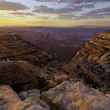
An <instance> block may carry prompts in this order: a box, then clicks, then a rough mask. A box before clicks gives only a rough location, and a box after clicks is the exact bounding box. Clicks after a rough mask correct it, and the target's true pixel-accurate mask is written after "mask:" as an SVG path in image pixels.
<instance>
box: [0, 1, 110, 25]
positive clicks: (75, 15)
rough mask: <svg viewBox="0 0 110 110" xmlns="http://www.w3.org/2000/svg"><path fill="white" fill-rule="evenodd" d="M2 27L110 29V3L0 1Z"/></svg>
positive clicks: (0, 23) (0, 22)
mask: <svg viewBox="0 0 110 110" xmlns="http://www.w3.org/2000/svg"><path fill="white" fill-rule="evenodd" d="M0 26H44V27H45V26H50V27H75V26H110V1H107V0H98V1H96V0H93V1H92V2H90V0H85V2H84V1H83V0H80V1H79V0H68V1H67V0H53V1H51V0H25V1H23V0H0Z"/></svg>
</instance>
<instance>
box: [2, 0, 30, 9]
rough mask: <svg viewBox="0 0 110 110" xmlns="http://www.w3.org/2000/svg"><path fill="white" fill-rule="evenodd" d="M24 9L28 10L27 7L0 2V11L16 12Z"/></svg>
mask: <svg viewBox="0 0 110 110" xmlns="http://www.w3.org/2000/svg"><path fill="white" fill-rule="evenodd" d="M25 9H28V7H27V6H25V5H23V4H21V3H15V2H8V1H4V0H0V10H8V11H12V10H14V11H16V10H25Z"/></svg>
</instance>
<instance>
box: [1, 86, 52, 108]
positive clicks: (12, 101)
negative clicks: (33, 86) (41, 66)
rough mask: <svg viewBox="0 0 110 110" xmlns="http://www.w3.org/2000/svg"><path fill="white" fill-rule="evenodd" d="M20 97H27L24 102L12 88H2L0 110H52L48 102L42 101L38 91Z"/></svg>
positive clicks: (31, 91)
mask: <svg viewBox="0 0 110 110" xmlns="http://www.w3.org/2000/svg"><path fill="white" fill-rule="evenodd" d="M36 91H37V92H36ZM24 94H27V95H24ZM20 95H21V97H25V98H24V100H21V99H20V98H19V97H18V95H17V94H16V93H15V92H14V91H13V90H12V89H11V87H9V86H7V85H2V86H0V110H50V108H49V106H48V105H47V104H46V102H44V101H43V100H41V99H40V93H38V90H29V91H26V92H22V93H20Z"/></svg>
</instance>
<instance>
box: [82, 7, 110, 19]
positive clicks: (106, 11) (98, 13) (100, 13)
mask: <svg viewBox="0 0 110 110" xmlns="http://www.w3.org/2000/svg"><path fill="white" fill-rule="evenodd" d="M84 16H86V17H88V18H91V17H94V18H101V17H105V16H106V17H107V16H110V7H107V8H101V9H96V10H93V11H90V12H88V13H84V14H82V17H84Z"/></svg>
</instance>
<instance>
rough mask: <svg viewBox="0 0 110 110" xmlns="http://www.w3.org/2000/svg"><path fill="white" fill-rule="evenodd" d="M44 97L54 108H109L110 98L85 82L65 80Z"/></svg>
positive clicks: (93, 109) (69, 109)
mask: <svg viewBox="0 0 110 110" xmlns="http://www.w3.org/2000/svg"><path fill="white" fill-rule="evenodd" d="M42 97H43V98H44V99H45V100H46V101H47V102H48V103H50V105H51V106H52V108H53V110H109V109H110V98H109V97H106V96H105V95H104V94H103V93H101V92H99V91H98V90H95V89H93V88H88V87H87V86H85V85H84V84H83V82H72V81H64V82H63V83H61V84H60V85H58V86H56V87H55V88H53V89H50V90H49V91H46V92H44V93H43V94H42Z"/></svg>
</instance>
